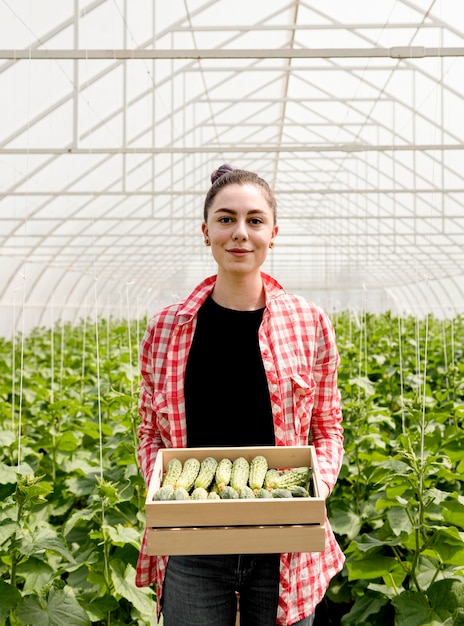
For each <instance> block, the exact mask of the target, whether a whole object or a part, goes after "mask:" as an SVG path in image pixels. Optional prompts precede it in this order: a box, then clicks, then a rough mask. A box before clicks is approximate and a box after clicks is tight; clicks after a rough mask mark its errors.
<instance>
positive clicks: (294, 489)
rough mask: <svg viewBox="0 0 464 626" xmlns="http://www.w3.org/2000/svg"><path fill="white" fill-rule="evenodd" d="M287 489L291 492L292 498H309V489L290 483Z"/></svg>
mask: <svg viewBox="0 0 464 626" xmlns="http://www.w3.org/2000/svg"><path fill="white" fill-rule="evenodd" d="M287 489H288V490H289V491H290V493H291V494H292V497H293V498H309V497H310V495H309V491H308V490H307V489H305V488H304V487H302V486H301V485H291V486H289V487H287Z"/></svg>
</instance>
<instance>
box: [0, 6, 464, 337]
mask: <svg viewBox="0 0 464 626" xmlns="http://www.w3.org/2000/svg"><path fill="white" fill-rule="evenodd" d="M0 42H1V44H0V45H1V49H0V101H1V113H2V114H1V116H0V243H1V245H0V316H1V321H0V334H7V335H8V334H11V333H12V332H16V331H17V330H21V329H25V328H30V327H32V326H35V325H44V324H50V323H53V322H54V321H55V320H58V319H66V320H71V321H73V320H77V319H79V318H82V317H85V316H87V315H95V314H107V315H116V316H119V315H122V316H125V317H127V316H130V317H132V316H137V317H140V316H141V315H145V314H151V313H152V312H153V311H154V310H156V309H157V308H159V306H160V305H162V304H164V303H166V302H167V301H172V300H173V299H176V298H178V297H183V296H185V295H186V294H187V293H188V292H189V291H190V290H191V289H192V288H193V286H194V285H195V284H196V283H197V282H199V281H200V280H201V279H202V278H203V277H204V276H207V275H210V274H213V273H215V265H214V263H213V261H212V258H211V252H210V250H209V249H207V248H205V247H204V245H203V238H202V234H201V228H200V225H201V220H202V210H203V200H204V195H205V193H206V191H207V190H208V187H209V176H210V173H211V171H212V170H213V169H215V168H216V167H217V166H218V165H220V164H221V163H223V162H231V163H233V164H235V165H237V166H240V167H242V168H245V169H251V170H253V171H256V172H258V173H259V174H260V175H262V176H263V177H264V178H265V179H266V180H268V182H269V183H270V184H271V186H272V187H273V188H274V189H275V192H276V195H277V199H278V222H279V225H280V232H279V235H278V238H277V241H276V247H275V248H274V249H273V250H272V252H270V254H269V257H268V260H267V261H266V265H265V267H264V269H265V270H266V271H268V272H269V273H272V274H273V275H274V276H275V277H276V278H277V279H278V280H279V281H280V282H281V283H282V284H283V285H284V287H285V288H286V289H288V290H289V291H294V292H298V293H301V294H303V295H305V296H307V297H309V298H311V299H313V300H314V301H316V302H318V303H320V304H322V305H323V306H324V307H325V308H327V310H328V311H329V312H330V311H335V310H341V309H345V308H354V309H355V308H362V309H364V310H370V311H378V310H387V309H392V310H395V311H397V312H399V313H401V314H414V315H424V314H427V313H432V314H435V315H438V316H452V315H455V314H456V313H460V312H462V311H463V310H464V168H463V163H464V147H463V146H464V144H463V142H464V81H463V80H462V77H463V76H464V59H463V57H464V4H463V3H462V0H421V1H416V2H410V1H408V0H382V1H377V2H373V1H372V0H352V1H350V2H345V1H344V0H332V1H331V2H326V1H325V0H308V1H306V2H305V1H298V0H293V1H288V0H287V1H285V0H272V1H271V2H269V1H268V0H254V1H253V2H250V1H247V2H245V1H244V0H234V1H233V2H232V1H229V0H216V1H212V0H209V1H205V0H184V1H180V0H170V1H169V2H161V1H160V0H158V1H152V0H150V1H149V0H137V1H133V2H127V1H124V2H123V1H118V0H93V1H90V0H87V1H85V0H74V1H71V0H42V1H41V2H34V1H33V0H14V2H13V0H0Z"/></svg>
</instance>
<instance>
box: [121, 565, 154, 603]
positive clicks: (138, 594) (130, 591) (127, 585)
mask: <svg viewBox="0 0 464 626" xmlns="http://www.w3.org/2000/svg"><path fill="white" fill-rule="evenodd" d="M110 569H111V580H112V582H113V585H114V588H115V590H116V592H117V593H119V594H120V595H121V596H122V597H123V598H126V600H128V601H129V602H130V603H131V604H133V605H134V606H135V608H136V609H137V610H138V611H139V612H140V614H141V615H153V613H154V611H155V607H154V603H153V592H152V591H151V590H150V589H149V588H147V587H136V586H135V569H134V568H133V567H132V565H127V566H125V565H124V564H123V563H122V562H121V561H118V560H113V561H111V562H110Z"/></svg>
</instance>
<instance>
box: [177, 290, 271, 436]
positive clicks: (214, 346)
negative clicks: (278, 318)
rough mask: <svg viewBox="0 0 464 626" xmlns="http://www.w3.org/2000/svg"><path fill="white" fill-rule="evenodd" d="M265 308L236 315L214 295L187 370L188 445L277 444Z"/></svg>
mask: <svg viewBox="0 0 464 626" xmlns="http://www.w3.org/2000/svg"><path fill="white" fill-rule="evenodd" d="M263 311H264V309H258V310H256V311H235V310H233V309H226V308H224V307H222V306H220V305H218V304H217V303H216V302H214V300H213V299H212V298H211V297H208V298H207V300H206V301H205V303H204V304H203V306H202V307H201V308H200V310H199V312H198V320H197V326H196V329H195V335H194V337H193V342H192V346H191V349H190V353H189V356H188V360H187V367H186V372H185V407H186V414H187V446H188V447H190V448H193V447H223V446H231V447H240V446H268V445H270V446H273V445H275V439H274V424H273V419H272V410H271V401H270V397H269V388H268V385H267V380H266V376H265V372H264V366H263V361H262V358H261V352H260V350H259V344H258V328H259V326H260V324H261V320H262V316H263Z"/></svg>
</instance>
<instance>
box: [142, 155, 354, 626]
mask: <svg viewBox="0 0 464 626" xmlns="http://www.w3.org/2000/svg"><path fill="white" fill-rule="evenodd" d="M211 181H212V186H211V188H210V190H209V191H208V193H207V196H206V199H205V205H204V221H203V224H202V231H203V237H204V243H205V245H206V246H211V250H212V253H213V256H214V259H215V261H216V262H217V266H218V269H217V275H216V276H211V277H209V278H207V279H206V280H204V281H203V282H202V283H201V284H200V285H198V286H197V287H196V288H195V289H194V291H193V292H192V294H191V295H190V296H189V297H188V298H186V299H185V300H184V301H183V302H180V303H177V304H173V305H171V306H168V307H166V308H164V309H163V310H162V311H160V312H158V313H157V314H156V315H155V316H154V317H153V319H152V320H151V322H150V324H149V326H148V328H147V331H146V333H145V337H144V339H143V342H142V347H141V373H142V388H141V399H140V416H141V418H142V422H141V425H140V428H139V438H140V443H139V448H138V454H139V461H140V466H141V470H142V472H143V475H144V477H145V480H146V482H147V484H149V481H150V476H151V471H152V468H153V464H154V461H155V458H156V454H157V451H158V450H159V449H160V448H167V447H208V446H212V447H221V446H234V447H237V446H266V445H270V446H275V445H277V446H285V445H307V444H308V441H311V443H312V444H313V445H314V446H315V450H316V453H317V457H318V463H319V467H320V473H321V478H322V481H323V483H324V488H325V493H324V494H322V495H323V497H326V496H327V495H329V493H330V492H331V490H332V488H333V486H334V484H335V481H336V479H337V476H338V472H339V470H340V464H341V459H342V452H343V448H342V446H343V434H342V433H343V431H342V426H341V418H342V415H341V403H340V395H339V392H338V389H337V367H338V362H339V356H338V351H337V348H336V343H335V338H334V333H333V329H332V326H331V324H330V322H329V320H328V318H327V316H326V315H325V314H324V312H323V311H322V310H321V309H320V308H319V307H317V306H315V305H314V304H312V303H311V302H308V301H307V300H305V299H304V298H302V297H299V296H296V295H292V294H288V293H286V292H285V291H284V289H283V288H282V287H281V286H280V285H279V284H278V283H277V281H275V280H274V279H273V278H272V277H270V276H269V275H267V274H265V273H263V272H262V271H261V266H262V265H263V263H264V261H265V259H266V256H267V253H268V251H269V248H272V247H273V246H274V242H275V239H276V236H277V233H278V226H277V224H276V200H275V197H274V194H273V192H272V190H271V189H270V188H269V186H268V184H267V183H266V182H265V181H264V180H263V179H262V178H260V177H259V176H257V175H256V174H254V173H252V172H248V171H245V170H240V169H234V168H232V167H231V166H229V165H223V166H221V167H220V168H219V169H218V170H216V171H215V172H213V174H212V176H211ZM326 529H327V530H326V532H327V537H326V550H325V552H324V553H318V552H316V553H296V554H287V553H286V554H258V555H209V556H198V557H197V556H185V557H183V556H171V557H169V559H168V558H167V557H149V556H147V555H146V548H145V539H144V542H143V545H142V550H141V555H140V558H139V563H138V566H137V578H136V583H137V585H138V586H144V585H149V584H151V583H153V582H155V583H156V584H157V592H158V614H159V611H162V613H163V622H164V626H193V625H194V624H201V625H202V626H232V625H233V624H234V622H235V612H236V600H235V594H236V593H239V594H240V619H241V624H242V626H273V625H274V624H278V625H280V626H289V625H290V624H294V625H298V626H310V625H311V624H312V623H313V620H314V611H315V608H316V606H317V604H318V603H319V602H320V601H321V599H322V598H323V596H324V593H325V591H326V589H327V587H328V584H329V582H330V579H331V578H332V577H333V576H334V575H335V574H336V573H337V572H339V571H340V570H341V568H342V566H343V561H344V557H343V554H342V552H341V550H340V548H339V546H338V544H337V542H336V540H335V538H334V536H333V533H332V530H331V528H330V525H329V524H328V522H327V523H326Z"/></svg>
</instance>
